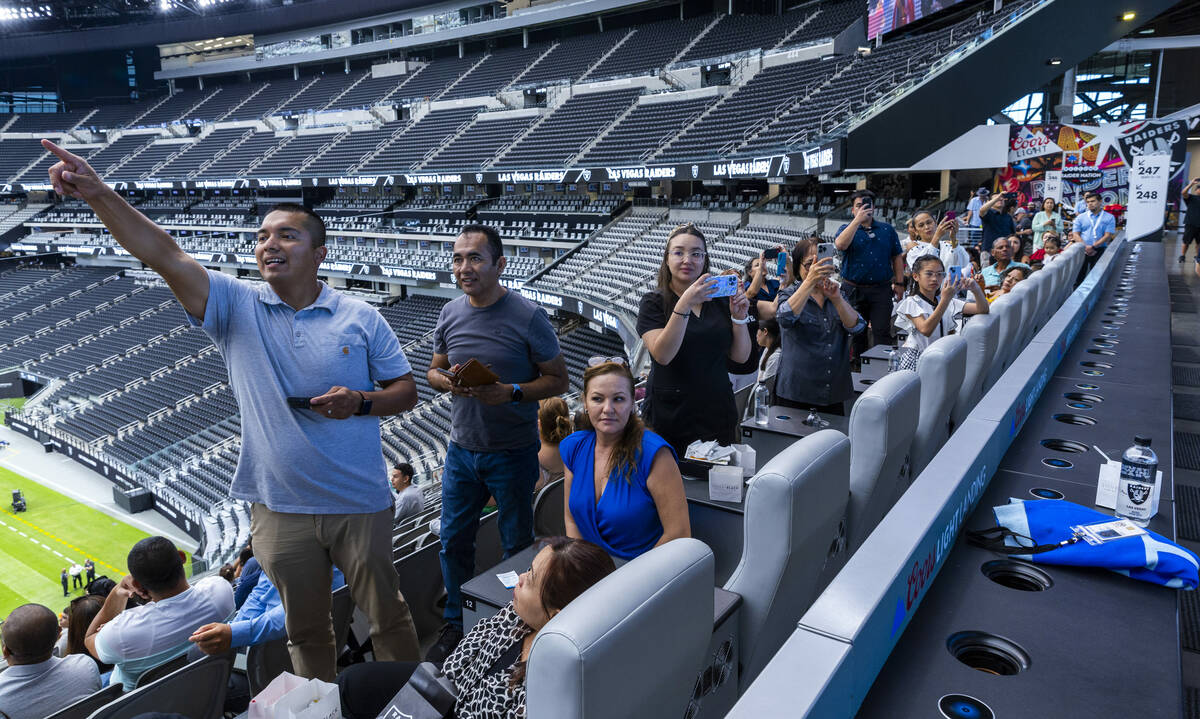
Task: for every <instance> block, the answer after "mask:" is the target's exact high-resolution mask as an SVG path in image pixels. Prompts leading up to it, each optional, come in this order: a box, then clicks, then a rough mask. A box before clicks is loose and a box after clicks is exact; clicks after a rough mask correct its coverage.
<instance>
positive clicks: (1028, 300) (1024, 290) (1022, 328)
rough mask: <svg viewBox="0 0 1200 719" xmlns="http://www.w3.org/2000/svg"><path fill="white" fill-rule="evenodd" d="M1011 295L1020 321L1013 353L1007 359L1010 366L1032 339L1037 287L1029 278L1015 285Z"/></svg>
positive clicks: (1036, 306) (1036, 308)
mask: <svg viewBox="0 0 1200 719" xmlns="http://www.w3.org/2000/svg"><path fill="white" fill-rule="evenodd" d="M1011 294H1012V296H1013V298H1014V299H1015V300H1016V301H1017V302H1019V303H1020V305H1021V319H1020V320H1019V321H1018V323H1017V336H1016V337H1015V338H1014V340H1013V342H1014V347H1013V351H1012V354H1011V355H1010V356H1009V358H1008V363H1009V364H1010V365H1011V364H1012V363H1013V362H1014V361H1015V360H1016V359H1017V355H1019V354H1021V352H1022V351H1023V350H1024V349H1025V345H1027V344H1029V340H1031V339H1033V335H1034V327H1035V324H1036V323H1035V321H1034V316H1035V315H1036V314H1037V311H1038V303H1037V302H1038V291H1037V285H1035V284H1034V283H1033V279H1032V277H1031V278H1030V279H1027V280H1025V281H1023V282H1019V283H1017V286H1016V287H1013V289H1012V293H1011Z"/></svg>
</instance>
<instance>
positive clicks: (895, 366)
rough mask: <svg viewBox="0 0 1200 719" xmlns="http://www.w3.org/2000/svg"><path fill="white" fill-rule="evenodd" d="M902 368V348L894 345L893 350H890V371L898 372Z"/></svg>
mask: <svg viewBox="0 0 1200 719" xmlns="http://www.w3.org/2000/svg"><path fill="white" fill-rule="evenodd" d="M899 369H900V350H899V349H897V348H895V347H893V348H892V351H891V352H888V372H896V371H898V370H899Z"/></svg>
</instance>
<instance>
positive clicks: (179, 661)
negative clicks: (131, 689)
mask: <svg viewBox="0 0 1200 719" xmlns="http://www.w3.org/2000/svg"><path fill="white" fill-rule="evenodd" d="M187 663H188V657H187V654H180V655H179V656H177V657H175V658H174V659H169V660H167V661H165V662H163V663H162V664H159V665H158V666H156V667H151V668H150V669H147V670H146V671H144V672H142V675H141V676H140V677H138V680H137V683H136V684H134V686H135V687H136V688H141V687H144V686H146V685H147V684H150V683H152V682H156V681H158V680H159V679H162V678H163V677H165V676H167V675H168V674H170V673H171V672H174V671H178V670H179V669H182V668H183V667H184V666H186V665H187Z"/></svg>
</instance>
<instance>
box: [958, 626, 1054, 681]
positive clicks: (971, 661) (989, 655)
mask: <svg viewBox="0 0 1200 719" xmlns="http://www.w3.org/2000/svg"><path fill="white" fill-rule="evenodd" d="M946 648H947V649H949V650H950V654H952V655H953V656H954V658H955V659H957V660H958V661H960V662H962V663H963V664H966V665H967V666H969V667H971V668H972V669H974V670H976V671H980V672H984V673H985V674H995V675H996V676H1005V677H1010V676H1014V675H1016V674H1020V673H1021V672H1023V671H1025V670H1026V669H1028V668H1029V666H1030V664H1032V663H1033V661H1032V660H1031V659H1030V658H1029V654H1028V653H1027V652H1026V651H1025V650H1024V649H1022V648H1021V647H1020V646H1018V645H1017V644H1016V643H1015V642H1012V641H1010V640H1008V639H1005V638H1004V637H1001V636H997V635H995V634H988V633H987V632H958V633H956V634H951V635H950V636H949V637H948V638H947V639H946Z"/></svg>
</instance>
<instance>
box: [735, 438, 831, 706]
mask: <svg viewBox="0 0 1200 719" xmlns="http://www.w3.org/2000/svg"><path fill="white" fill-rule="evenodd" d="M849 492H850V442H849V440H847V439H846V436H845V435H844V434H842V433H841V432H838V431H836V430H832V429H825V430H821V431H820V432H817V433H815V434H811V435H809V436H807V437H805V438H803V439H801V440H800V441H798V442H796V443H795V444H793V445H792V446H790V447H788V448H787V449H785V450H784V451H783V452H781V453H779V454H778V455H776V456H775V457H774V458H773V459H772V460H771V461H770V462H768V463H767V465H766V466H765V467H763V468H762V469H760V470H759V471H758V473H757V474H755V475H754V478H753V479H752V480H751V481H750V487H749V489H748V491H747V493H746V501H745V540H744V542H743V548H742V559H741V561H740V562H739V563H738V566H737V569H735V570H734V572H733V575H732V576H730V578H729V581H727V582H725V589H727V590H729V591H731V592H735V593H737V594H740V595H741V597H742V608H741V621H740V636H741V669H740V675H739V677H738V685H739V688H740V690H745V688H746V687H748V686H749V685H750V683H751V682H752V681H754V678H755V677H757V676H758V672H759V671H760V670H761V669H762V667H764V666H765V665H766V663H767V661H768V660H770V658H771V656H773V655H774V654H775V652H776V651H777V650H778V649H779V647H780V645H782V644H783V642H784V640H786V639H787V637H788V635H789V634H790V633H791V631H792V630H793V629H794V628H795V626H796V622H798V621H799V620H800V617H801V616H802V615H803V614H804V612H805V611H806V610H807V609H808V606H809V605H810V604H811V603H812V601H813V599H814V598H815V597H816V596H817V592H818V589H819V587H818V579H819V576H820V574H821V571H822V568H823V567H824V566H825V562H826V559H827V557H828V556H829V555H830V553H831V552H830V550H831V546H830V543H831V541H832V542H836V535H837V530H838V523H839V522H841V520H842V517H843V515H844V514H845V511H846V502H847V497H848V495H849ZM835 546H836V545H835Z"/></svg>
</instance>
